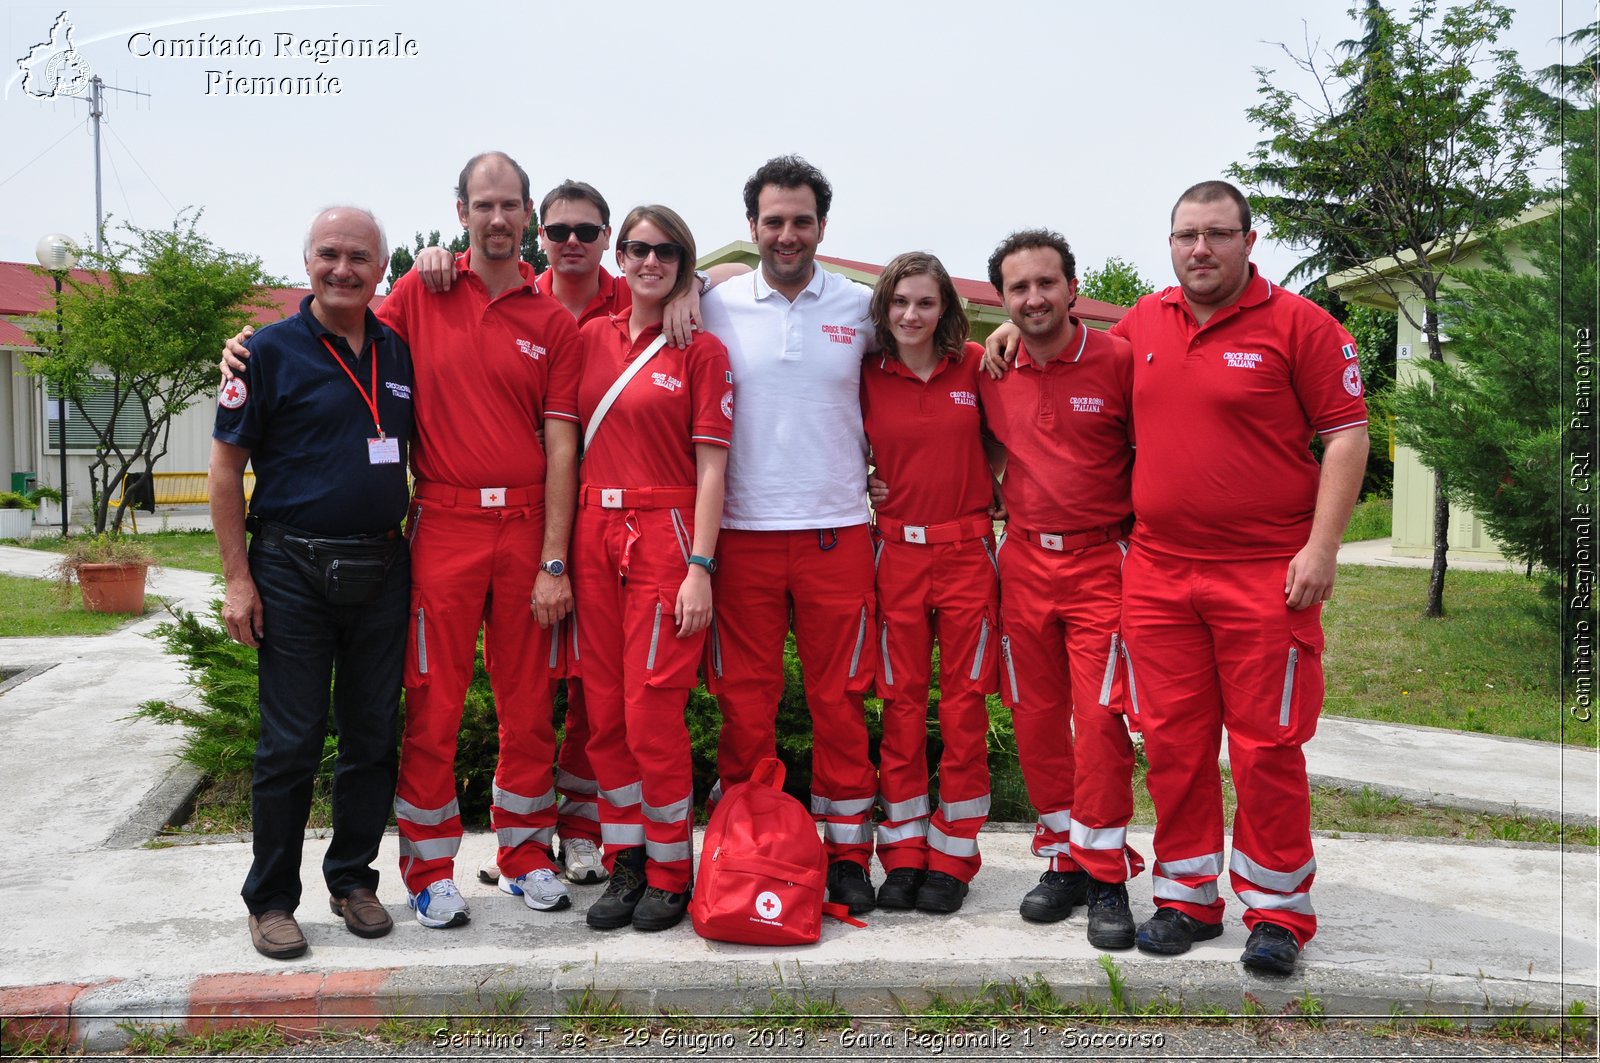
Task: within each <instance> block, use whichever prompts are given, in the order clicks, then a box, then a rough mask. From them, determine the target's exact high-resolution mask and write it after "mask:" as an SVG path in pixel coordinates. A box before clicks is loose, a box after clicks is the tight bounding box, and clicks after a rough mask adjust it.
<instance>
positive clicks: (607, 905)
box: [583, 845, 645, 930]
mask: <svg viewBox="0 0 1600 1063" xmlns="http://www.w3.org/2000/svg"><path fill="white" fill-rule="evenodd" d="M644 890H645V881H644V847H643V846H641V845H633V846H629V847H628V848H626V849H624V850H622V851H621V852H620V853H618V854H617V859H616V861H615V863H613V864H612V867H611V881H610V882H608V883H606V891H605V892H604V893H602V894H601V895H600V899H599V900H597V901H595V902H594V903H593V904H591V905H589V911H588V912H587V914H585V915H584V917H583V921H584V922H586V923H588V924H589V925H590V926H592V927H594V928H595V929H596V930H618V929H620V928H622V927H625V926H628V925H629V924H631V923H632V922H633V910H634V908H636V907H638V905H639V900H640V898H642V897H643V896H644Z"/></svg>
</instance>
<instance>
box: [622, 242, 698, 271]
mask: <svg viewBox="0 0 1600 1063" xmlns="http://www.w3.org/2000/svg"><path fill="white" fill-rule="evenodd" d="M617 251H618V253H620V254H623V255H626V256H627V257H628V260H629V261H631V262H643V261H644V260H645V259H647V258H649V257H650V252H652V251H654V252H655V253H656V261H657V262H659V263H661V264H662V265H663V266H670V265H672V264H673V263H674V262H676V261H678V259H680V258H682V257H683V248H682V247H681V246H679V245H678V244H647V243H645V242H644V241H643V240H619V241H618V242H617Z"/></svg>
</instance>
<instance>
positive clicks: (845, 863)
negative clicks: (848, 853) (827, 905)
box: [828, 860, 878, 915]
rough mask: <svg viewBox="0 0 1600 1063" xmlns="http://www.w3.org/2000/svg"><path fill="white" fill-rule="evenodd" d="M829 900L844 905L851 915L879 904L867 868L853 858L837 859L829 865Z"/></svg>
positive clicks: (867, 910) (859, 913)
mask: <svg viewBox="0 0 1600 1063" xmlns="http://www.w3.org/2000/svg"><path fill="white" fill-rule="evenodd" d="M828 900H829V901H831V902H833V903H834V904H842V905H844V906H845V907H846V908H848V909H850V914H851V915H861V914H862V913H864V912H870V911H872V909H874V908H876V907H877V906H878V902H877V898H876V897H874V896H873V894H872V878H871V877H870V876H869V875H868V874H867V869H866V868H864V867H862V866H861V865H860V864H858V863H855V862H854V861H852V860H835V861H834V862H833V863H831V864H829V865H828Z"/></svg>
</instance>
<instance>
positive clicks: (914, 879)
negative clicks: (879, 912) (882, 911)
mask: <svg viewBox="0 0 1600 1063" xmlns="http://www.w3.org/2000/svg"><path fill="white" fill-rule="evenodd" d="M924 877H925V875H924V873H923V871H922V869H921V868H916V867H897V868H895V869H894V870H893V871H891V872H889V877H887V878H885V879H884V880H883V885H881V886H879V887H878V907H879V908H897V909H900V910H909V909H912V908H915V907H916V906H917V890H918V889H919V888H920V887H921V886H922V880H923V878H924Z"/></svg>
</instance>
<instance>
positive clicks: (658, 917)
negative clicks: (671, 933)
mask: <svg viewBox="0 0 1600 1063" xmlns="http://www.w3.org/2000/svg"><path fill="white" fill-rule="evenodd" d="M688 907H689V891H688V890H684V891H683V892H682V893H672V892H669V891H667V890H664V889H662V888H661V887H659V886H649V887H647V888H646V889H645V891H644V896H643V897H642V898H640V900H639V904H638V906H637V907H635V908H634V909H633V928H634V929H635V930H670V929H672V928H673V927H675V926H677V925H678V924H679V923H681V922H683V913H684V912H685V911H687V910H688Z"/></svg>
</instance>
